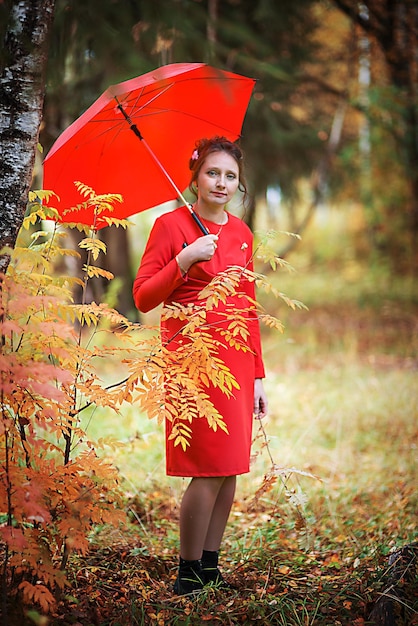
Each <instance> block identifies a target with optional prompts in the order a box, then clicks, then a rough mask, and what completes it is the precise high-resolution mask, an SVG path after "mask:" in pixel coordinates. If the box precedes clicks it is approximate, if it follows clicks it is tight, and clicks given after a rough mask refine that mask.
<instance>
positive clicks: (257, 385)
mask: <svg viewBox="0 0 418 626" xmlns="http://www.w3.org/2000/svg"><path fill="white" fill-rule="evenodd" d="M267 410H268V402H267V396H266V392H265V391H264V387H263V379H262V378H256V379H255V381H254V417H255V418H256V419H259V420H261V419H263V417H265V416H266V415H267Z"/></svg>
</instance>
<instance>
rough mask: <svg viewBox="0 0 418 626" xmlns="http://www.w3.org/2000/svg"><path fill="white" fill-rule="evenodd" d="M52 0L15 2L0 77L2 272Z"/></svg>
mask: <svg viewBox="0 0 418 626" xmlns="http://www.w3.org/2000/svg"><path fill="white" fill-rule="evenodd" d="M54 5H55V0H13V1H12V2H11V8H10V13H9V16H8V23H7V26H6V28H5V31H4V32H5V36H4V41H3V43H2V54H3V56H2V66H1V74H0V155H1V169H0V198H1V201H0V202H1V203H0V218H1V219H0V272H4V271H5V270H6V269H7V266H8V263H9V256H8V255H7V254H1V250H2V248H3V247H4V246H9V247H13V246H14V244H15V242H16V238H17V234H18V232H19V229H20V226H21V224H22V221H23V218H24V215H25V210H26V205H27V201H28V192H29V189H30V186H31V180H32V171H33V166H34V161H35V153H36V149H37V142H38V133H39V127H40V123H41V118H42V106H43V99H44V88H45V70H46V64H47V50H48V34H49V32H50V29H51V25H52V19H53V13H54Z"/></svg>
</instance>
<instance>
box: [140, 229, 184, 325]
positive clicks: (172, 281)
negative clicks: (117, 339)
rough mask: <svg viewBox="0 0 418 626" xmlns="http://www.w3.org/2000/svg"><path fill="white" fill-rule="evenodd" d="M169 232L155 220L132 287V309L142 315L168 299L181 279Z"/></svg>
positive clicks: (182, 280) (181, 281) (176, 251)
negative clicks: (140, 312) (134, 306)
mask: <svg viewBox="0 0 418 626" xmlns="http://www.w3.org/2000/svg"><path fill="white" fill-rule="evenodd" d="M178 252H180V251H179V250H174V246H173V243H172V238H171V236H170V232H169V229H168V228H167V227H166V225H165V223H164V221H163V220H161V219H160V218H159V219H157V220H156V221H155V224H154V226H153V228H152V230H151V233H150V236H149V238H148V242H147V245H146V247H145V251H144V254H143V256H142V260H141V264H140V266H139V269H138V272H137V275H136V278H135V280H134V284H133V298H134V302H135V305H136V307H137V308H138V309H139V310H140V311H142V312H143V313H146V312H147V311H151V309H154V308H155V307H156V306H158V305H159V304H161V302H164V301H165V300H167V299H168V297H169V296H170V294H171V293H172V292H173V291H174V290H175V289H176V288H177V287H178V286H179V285H181V284H182V283H184V280H185V279H184V278H183V276H182V274H181V271H180V268H179V266H178V264H177V261H176V258H175V256H176V254H177V253H178Z"/></svg>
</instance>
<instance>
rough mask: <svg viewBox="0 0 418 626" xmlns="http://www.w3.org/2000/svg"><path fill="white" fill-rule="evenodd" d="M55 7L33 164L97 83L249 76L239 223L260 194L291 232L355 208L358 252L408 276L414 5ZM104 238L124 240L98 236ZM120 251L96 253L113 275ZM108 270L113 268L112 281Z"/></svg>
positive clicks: (414, 190)
mask: <svg viewBox="0 0 418 626" xmlns="http://www.w3.org/2000/svg"><path fill="white" fill-rule="evenodd" d="M8 4H10V2H8V3H2V4H1V6H3V7H4V6H7V5H8ZM55 5H56V6H55V18H54V24H53V28H52V39H51V46H50V52H49V56H48V72H47V93H46V99H45V106H44V119H43V124H42V129H41V143H42V145H43V147H44V152H45V153H46V152H47V151H48V149H49V148H50V146H51V145H52V143H53V141H54V140H55V139H56V137H57V136H58V135H59V134H60V132H61V131H62V130H63V129H64V128H65V127H66V126H68V124H70V123H71V122H72V121H73V120H74V119H75V118H76V117H77V116H79V115H80V114H81V113H82V112H83V111H84V110H85V109H86V108H87V107H88V106H89V105H90V104H91V103H92V102H93V100H94V99H95V98H97V97H98V96H99V95H100V93H101V92H102V91H103V90H104V89H105V88H106V87H107V86H108V85H109V84H112V83H115V82H119V81H121V80H126V79H128V78H131V77H133V76H136V75H138V74H141V73H144V72H146V71H149V70H151V69H153V68H155V67H157V66H159V65H163V64H166V63H173V62H197V61H205V62H208V63H210V64H212V65H215V66H219V67H221V68H225V69H228V70H231V71H233V72H237V73H242V74H246V75H248V76H252V77H255V78H256V79H257V85H256V88H255V93H254V97H253V99H252V102H251V104H250V107H249V110H248V115H247V118H246V122H245V124H244V129H243V139H242V143H243V147H244V149H245V151H246V153H247V161H248V165H249V167H248V175H249V179H250V183H251V189H252V192H253V197H254V203H253V206H252V207H251V209H250V210H249V211H248V212H247V214H246V215H245V219H246V220H247V221H248V223H249V224H250V225H254V224H255V219H256V217H257V213H258V212H259V211H260V210H261V208H262V207H263V206H264V205H265V204H266V202H265V200H266V195H268V192H269V191H271V190H273V191H275V192H276V193H275V195H274V194H271V193H270V195H269V196H268V197H269V202H267V206H268V209H269V212H268V219H269V226H271V227H272V228H284V227H285V228H287V227H288V229H289V230H293V231H294V232H302V231H303V229H304V228H306V226H307V225H308V224H309V221H310V218H311V217H312V215H313V214H314V212H315V210H316V209H317V207H318V206H320V204H323V203H326V204H328V205H329V206H333V207H338V208H339V209H340V210H348V209H349V208H350V207H352V206H357V207H361V208H362V211H363V215H364V221H365V224H364V233H365V234H367V237H368V239H367V241H368V251H367V254H375V255H376V256H378V255H381V254H384V255H385V259H386V260H387V261H388V262H390V263H392V266H393V268H395V267H396V268H397V269H398V270H401V271H409V270H411V269H416V267H417V264H418V261H417V236H418V206H417V204H418V105H417V99H418V96H417V83H418V78H417V76H418V47H417V30H418V6H417V4H416V2H415V1H414V0H385V1H383V2H382V1H381V0H365V1H364V2H362V3H359V2H357V0H282V1H281V2H279V3H278V2H276V1H275V0H223V1H222V2H221V1H220V0H168V1H167V0H154V1H153V2H148V1H147V0H129V1H126V0H125V1H124V0H89V2H82V1H81V0H56V3H55ZM173 150H175V146H174V147H173ZM86 182H88V181H86ZM34 186H36V183H35V185H34ZM38 186H39V185H38ZM271 198H273V200H271ZM108 230H110V229H108ZM364 233H363V234H364ZM110 236H112V237H113V236H116V237H125V236H126V234H125V233H124V232H123V231H121V232H120V233H119V232H118V233H117V234H116V235H113V234H110V233H105V234H104V237H110ZM112 250H116V251H117V258H116V259H114V258H113V256H112V253H111V251H112ZM121 250H128V246H127V245H126V242H123V241H118V242H115V243H114V244H113V245H111V246H109V255H108V261H109V264H110V265H111V268H110V269H112V271H113V272H114V273H115V274H116V275H119V276H122V277H123V276H125V277H126V272H127V268H128V266H129V265H130V261H129V259H123V255H121V254H120V251H121ZM280 252H283V251H279V253H280ZM363 253H364V248H363ZM116 261H118V262H122V261H123V263H124V264H123V266H122V267H121V268H119V270H118V269H117V268H115V267H114V264H115V263H116ZM131 271H132V269H131ZM129 280H130V279H128V281H129ZM122 291H125V292H129V291H130V289H128V290H126V289H123V290H122ZM127 307H129V303H128V302H127V303H125V304H123V306H122V310H123V311H126V310H127Z"/></svg>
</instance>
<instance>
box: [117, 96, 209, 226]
mask: <svg viewBox="0 0 418 626" xmlns="http://www.w3.org/2000/svg"><path fill="white" fill-rule="evenodd" d="M116 101H117V102H118V100H117V98H116ZM118 109H119V111H120V112H121V113H122V115H123V117H124V118H125V120H126V121H127V122H128V124H129V127H130V129H131V131H132V132H133V133H134V134H135V135H136V136H137V137H138V139H140V140H141V141H142V142H143V145H144V146H145V147H146V149H147V150H148V152H149V154H150V155H151V156H152V158H153V159H154V161H155V163H156V164H157V165H158V167H159V168H160V170H161V171H162V172H163V174H164V175H165V177H166V178H167V180H168V181H169V183H170V185H171V186H172V187H173V188H174V190H175V192H176V193H177V194H178V197H179V198H181V200H182V201H183V202H184V204H185V205H186V206H187V207H188V209H189V211H190V213H191V215H192V217H193V219H194V221H195V222H196V224H197V225H198V226H199V228H200V230H201V231H202V233H203V234H204V235H209V231H208V229H207V228H206V226H205V225H204V224H202V222H201V221H200V219H199V217H198V215H196V213H195V212H194V211H193V208H192V207H191V205H190V204H189V203H188V202H187V200H186V198H185V197H184V196H183V194H182V193H181V191H180V189H179V188H178V187H177V185H176V184H175V182H174V180H173V179H172V178H171V176H170V175H169V173H168V172H167V170H166V169H165V168H164V166H163V164H162V163H161V162H160V161H159V159H157V157H156V155H155V154H154V152H153V151H152V150H151V148H150V147H149V145H148V144H147V142H146V141H145V140H144V138H143V136H142V135H141V132H140V130H139V128H138V126H137V125H136V124H134V123H133V122H132V120H131V118H130V117H129V115H128V114H127V112H126V111H125V109H124V108H123V106H122V105H121V104H120V102H118Z"/></svg>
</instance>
